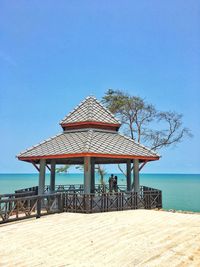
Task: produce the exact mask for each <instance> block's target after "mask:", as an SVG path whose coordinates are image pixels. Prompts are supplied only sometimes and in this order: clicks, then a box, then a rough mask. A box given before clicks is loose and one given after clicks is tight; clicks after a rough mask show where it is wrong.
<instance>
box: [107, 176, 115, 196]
mask: <svg viewBox="0 0 200 267" xmlns="http://www.w3.org/2000/svg"><path fill="white" fill-rule="evenodd" d="M113 181H114V175H113V174H111V176H110V177H109V180H108V183H109V192H112V191H113Z"/></svg>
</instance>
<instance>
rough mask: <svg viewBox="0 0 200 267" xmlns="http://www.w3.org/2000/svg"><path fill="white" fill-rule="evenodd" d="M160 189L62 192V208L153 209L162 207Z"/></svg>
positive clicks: (88, 211) (74, 209) (73, 210)
mask: <svg viewBox="0 0 200 267" xmlns="http://www.w3.org/2000/svg"><path fill="white" fill-rule="evenodd" d="M161 194H162V193H161V191H160V190H155V191H154V190H151V191H143V193H142V194H141V192H140V193H137V192H130V193H122V192H119V193H103V194H100V195H96V194H82V195H79V194H70V193H63V195H62V199H63V209H64V211H67V212H82V213H94V212H106V211H118V210H128V209H139V208H143V209H154V208H162V195H161Z"/></svg>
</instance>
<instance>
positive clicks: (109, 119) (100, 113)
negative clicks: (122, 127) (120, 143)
mask: <svg viewBox="0 0 200 267" xmlns="http://www.w3.org/2000/svg"><path fill="white" fill-rule="evenodd" d="M86 121H90V122H101V123H110V124H121V123H120V121H118V120H117V119H116V118H115V116H114V115H113V114H112V113H111V112H110V111H109V110H108V109H107V108H105V107H104V106H103V105H102V104H101V103H100V102H99V101H98V100H97V99H96V98H95V97H93V96H89V97H87V98H86V99H85V100H84V101H82V102H81V103H80V104H79V105H78V106H77V107H76V108H75V109H74V110H73V111H72V112H70V113H69V114H68V115H67V116H66V117H65V118H64V119H63V120H62V121H61V122H60V124H61V125H63V124H68V123H75V122H86Z"/></svg>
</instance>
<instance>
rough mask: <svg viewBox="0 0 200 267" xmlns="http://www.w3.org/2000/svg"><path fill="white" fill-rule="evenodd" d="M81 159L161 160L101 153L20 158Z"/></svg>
mask: <svg viewBox="0 0 200 267" xmlns="http://www.w3.org/2000/svg"><path fill="white" fill-rule="evenodd" d="M79 157H96V158H113V159H120V158H121V159H139V160H143V161H154V160H159V159H160V157H159V156H138V155H119V154H100V153H74V154H60V155H42V156H18V159H19V160H22V161H34V160H40V159H64V158H79Z"/></svg>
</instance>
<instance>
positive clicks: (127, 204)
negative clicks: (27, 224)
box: [0, 187, 162, 223]
mask: <svg viewBox="0 0 200 267" xmlns="http://www.w3.org/2000/svg"><path fill="white" fill-rule="evenodd" d="M24 194H26V195H24ZM141 208H142V209H154V208H162V192H161V191H160V190H157V189H152V188H148V187H141V190H140V192H139V193H137V192H117V193H101V192H100V191H98V193H96V194H80V192H71V191H66V192H57V193H50V194H44V195H35V194H34V193H33V191H28V192H26V193H24V192H23V193H17V194H7V195H0V223H5V222H9V221H15V220H22V219H26V218H31V217H36V218H39V217H40V216H42V215H46V214H52V213H58V212H80V213H94V212H107V211H120V210H129V209H141Z"/></svg>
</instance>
